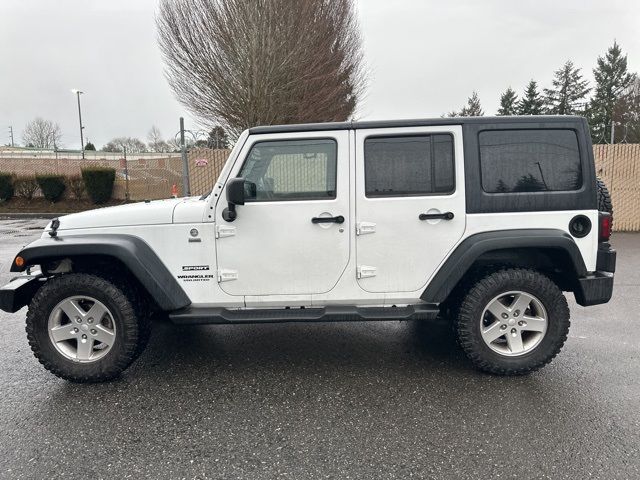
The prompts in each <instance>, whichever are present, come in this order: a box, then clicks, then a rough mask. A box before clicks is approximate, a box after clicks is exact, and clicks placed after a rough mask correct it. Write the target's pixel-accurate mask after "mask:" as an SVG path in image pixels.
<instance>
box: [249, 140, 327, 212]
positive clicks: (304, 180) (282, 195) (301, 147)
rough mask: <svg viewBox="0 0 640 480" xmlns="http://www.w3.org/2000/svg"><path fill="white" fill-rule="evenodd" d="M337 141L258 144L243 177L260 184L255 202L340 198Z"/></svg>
mask: <svg viewBox="0 0 640 480" xmlns="http://www.w3.org/2000/svg"><path fill="white" fill-rule="evenodd" d="M336 151H337V146H336V142H335V141H333V140H326V139H318V140H284V141H276V142H258V143H256V144H255V145H254V146H253V147H252V148H251V151H250V152H249V155H248V156H247V160H246V161H245V163H244V165H243V166H242V170H241V171H240V176H241V177H244V178H245V180H249V181H251V182H253V183H255V184H256V199H255V200H254V201H269V200H273V201H280V200H320V199H326V198H335V197H336Z"/></svg>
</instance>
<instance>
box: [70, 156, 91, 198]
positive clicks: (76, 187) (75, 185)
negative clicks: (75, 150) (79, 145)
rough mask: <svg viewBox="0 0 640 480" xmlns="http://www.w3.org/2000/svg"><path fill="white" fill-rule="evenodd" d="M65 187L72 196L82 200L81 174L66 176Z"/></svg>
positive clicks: (83, 189)
mask: <svg viewBox="0 0 640 480" xmlns="http://www.w3.org/2000/svg"><path fill="white" fill-rule="evenodd" d="M85 150H86V149H85ZM67 188H68V189H69V191H70V192H71V195H73V198H75V199H76V200H82V197H84V191H85V188H84V180H83V179H82V175H71V176H70V177H67Z"/></svg>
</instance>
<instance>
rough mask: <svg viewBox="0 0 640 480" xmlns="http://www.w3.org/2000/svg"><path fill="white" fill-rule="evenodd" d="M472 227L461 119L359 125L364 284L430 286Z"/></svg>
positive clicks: (395, 288)
mask: <svg viewBox="0 0 640 480" xmlns="http://www.w3.org/2000/svg"><path fill="white" fill-rule="evenodd" d="M464 229H465V199H464V162H463V153H462V129H461V127H460V126H443V127H407V128H383V129H362V130H358V131H357V132H356V239H357V240H356V258H357V273H356V275H357V278H358V283H359V285H360V287H361V288H363V289H364V290H366V291H368V292H377V293H382V292H414V291H416V290H421V289H423V288H424V287H425V285H426V284H427V281H428V279H429V278H430V277H431V276H432V275H433V274H434V273H435V272H436V270H437V268H438V266H439V265H440V264H441V263H442V262H443V261H444V259H445V258H446V257H447V255H448V254H449V252H450V251H451V250H452V249H453V247H454V246H455V245H456V243H457V242H458V240H459V239H460V238H461V237H462V234H463V233H464Z"/></svg>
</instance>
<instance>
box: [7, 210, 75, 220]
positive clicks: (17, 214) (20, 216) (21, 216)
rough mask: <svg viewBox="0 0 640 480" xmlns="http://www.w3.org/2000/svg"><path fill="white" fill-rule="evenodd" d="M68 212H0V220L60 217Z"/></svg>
mask: <svg viewBox="0 0 640 480" xmlns="http://www.w3.org/2000/svg"><path fill="white" fill-rule="evenodd" d="M69 213H70V212H67V213H31V212H29V213H26V212H25V213H20V212H13V213H0V220H19V219H25V218H43V219H49V218H56V217H62V216H63V215H69Z"/></svg>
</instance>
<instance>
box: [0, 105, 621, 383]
mask: <svg viewBox="0 0 640 480" xmlns="http://www.w3.org/2000/svg"><path fill="white" fill-rule="evenodd" d="M610 210H611V205H610V203H609V200H608V194H607V193H606V189H604V187H603V185H602V184H601V183H599V180H598V179H596V172H595V168H594V160H593V152H592V147H591V141H590V136H589V130H588V125H587V123H586V121H585V120H584V119H582V118H579V117H567V116H564V117H500V118H488V117H477V118H446V119H442V118H440V119H434V120H415V121H385V122H381V121H373V122H350V123H326V124H309V125H286V126H268V127H257V128H251V129H249V130H248V131H245V132H244V133H243V134H242V135H241V136H240V138H239V139H238V142H237V144H236V145H235V147H234V148H233V151H232V152H231V155H230V156H229V159H228V161H227V163H226V165H225V166H224V168H223V169H222V171H221V173H220V177H219V178H218V180H217V182H216V183H215V185H213V188H212V190H211V193H210V194H209V195H205V196H202V197H200V198H197V197H194V198H183V199H169V200H160V201H153V202H148V201H147V202H141V203H137V204H132V205H126V206H119V207H110V208H103V209H99V210H94V211H90V212H84V213H78V214H73V215H67V216H64V217H61V218H59V219H55V220H53V221H52V222H51V223H50V224H49V225H48V226H47V227H46V228H45V231H44V232H43V234H42V237H41V238H40V239H39V240H37V241H35V242H33V243H31V244H30V245H28V246H26V247H25V248H24V249H23V250H22V251H20V252H19V253H18V255H17V256H16V257H15V259H14V260H13V262H12V265H11V271H13V272H25V271H26V274H23V275H22V276H19V277H17V278H16V279H14V280H13V281H12V282H10V283H9V284H8V285H6V286H5V287H3V288H2V289H1V290H0V306H1V308H2V309H3V310H5V311H8V312H15V311H17V310H19V309H21V308H22V307H23V306H25V305H28V306H29V309H28V312H27V321H26V323H27V326H26V330H27V336H28V339H29V344H30V345H31V348H32V349H33V352H34V353H35V355H36V357H37V358H38V360H39V361H40V362H41V363H42V364H43V365H44V367H45V368H47V369H48V370H50V371H51V372H53V373H54V374H56V375H58V376H60V377H62V378H65V379H68V380H71V381H77V382H94V381H102V380H107V379H110V378H112V377H115V376H116V375H118V374H119V373H121V372H122V371H123V370H124V369H126V368H127V367H128V366H129V365H130V364H131V363H132V362H133V361H134V360H135V359H136V357H137V356H138V355H140V353H141V352H142V351H143V349H144V348H145V344H146V342H147V340H148V338H149V333H150V328H151V319H152V318H153V314H156V315H157V314H164V315H166V316H168V317H169V319H171V320H172V321H173V322H175V323H179V324H203V323H227V324H228V323H246V322H252V323H261V322H265V323H266V322H293V321H295V322H314V321H347V320H399V319H429V318H432V317H435V316H436V315H438V314H439V313H441V314H442V315H444V316H445V318H450V319H451V322H452V325H453V326H454V328H455V330H456V332H457V337H458V340H459V343H460V345H461V347H462V349H463V350H464V351H465V353H466V355H467V356H468V357H469V359H470V360H471V362H472V363H474V364H475V365H476V366H477V367H479V368H480V369H482V370H484V371H487V372H491V373H495V374H504V375H512V374H525V373H528V372H532V371H534V370H536V369H538V368H540V367H542V366H543V365H545V364H546V363H548V362H549V361H551V359H553V357H554V356H555V355H556V354H557V353H558V352H559V351H560V349H561V347H562V345H563V344H564V342H565V340H566V338H567V333H568V330H569V308H568V305H567V301H566V299H565V297H564V295H563V293H562V292H563V291H564V292H573V294H574V296H575V299H576V301H577V303H578V304H580V305H583V306H588V305H594V304H600V303H605V302H607V301H608V300H609V299H610V298H611V294H612V289H613V272H614V269H615V268H614V267H615V259H616V254H615V251H614V250H613V249H612V248H611V247H610V245H609V242H608V241H609V235H610V230H611V222H612V219H611V216H610Z"/></svg>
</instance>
